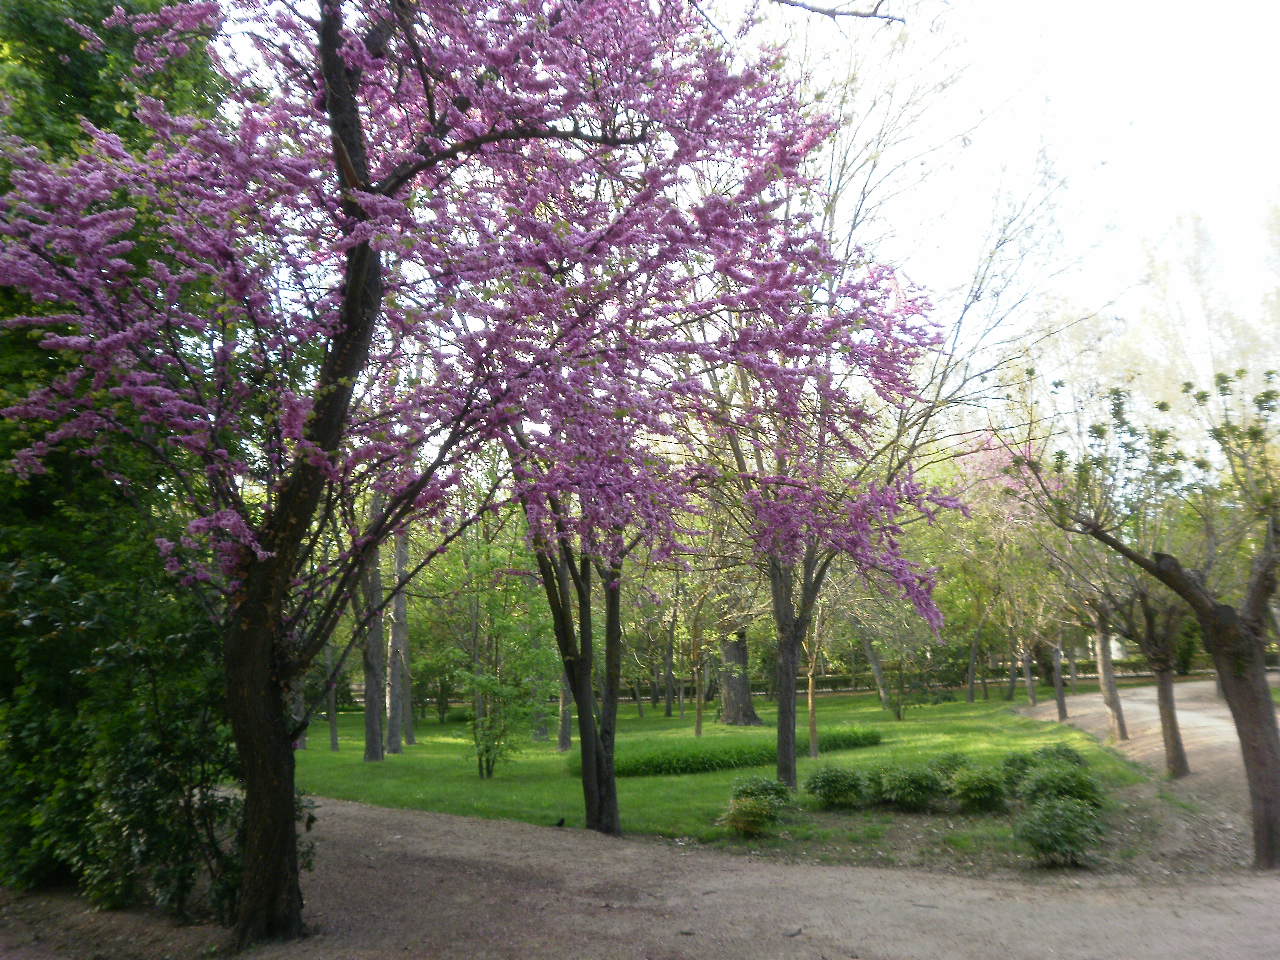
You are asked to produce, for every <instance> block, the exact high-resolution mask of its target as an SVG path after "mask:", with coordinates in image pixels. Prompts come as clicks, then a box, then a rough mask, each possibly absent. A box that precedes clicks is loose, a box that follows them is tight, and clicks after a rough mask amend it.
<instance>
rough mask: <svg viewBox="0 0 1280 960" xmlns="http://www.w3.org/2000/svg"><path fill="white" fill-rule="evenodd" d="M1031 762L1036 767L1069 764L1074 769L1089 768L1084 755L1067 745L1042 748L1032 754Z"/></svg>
mask: <svg viewBox="0 0 1280 960" xmlns="http://www.w3.org/2000/svg"><path fill="white" fill-rule="evenodd" d="M1031 760H1032V762H1033V763H1035V765H1036V766H1041V765H1047V764H1053V763H1067V764H1070V765H1071V766H1073V767H1084V766H1088V764H1087V763H1086V761H1085V759H1084V755H1083V754H1082V753H1081V752H1080V751H1079V750H1077V749H1076V748H1075V747H1072V746H1068V745H1067V744H1065V743H1051V744H1049V745H1048V746H1047V747H1040V748H1039V749H1038V750H1036V751H1034V752H1033V753H1032V754H1031Z"/></svg>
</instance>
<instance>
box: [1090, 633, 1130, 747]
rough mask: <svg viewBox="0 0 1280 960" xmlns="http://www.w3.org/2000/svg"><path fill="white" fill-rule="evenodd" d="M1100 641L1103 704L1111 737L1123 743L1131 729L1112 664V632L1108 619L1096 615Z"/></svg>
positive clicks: (1099, 676)
mask: <svg viewBox="0 0 1280 960" xmlns="http://www.w3.org/2000/svg"><path fill="white" fill-rule="evenodd" d="M1094 616H1095V624H1096V626H1097V630H1098V639H1097V642H1096V644H1095V646H1094V652H1095V653H1096V654H1097V657H1096V659H1097V661H1098V681H1099V683H1100V684H1101V686H1102V702H1103V704H1105V705H1106V708H1107V716H1108V718H1109V719H1110V721H1111V737H1112V739H1113V740H1116V741H1121V740H1128V739H1129V727H1128V726H1127V725H1126V724H1125V722H1124V705H1123V704H1122V703H1121V702H1120V689H1119V688H1118V687H1117V686H1116V671H1115V668H1114V667H1113V666H1112V664H1111V630H1110V626H1111V625H1110V623H1109V621H1108V619H1107V617H1106V616H1105V615H1103V614H1098V613H1095V614H1094Z"/></svg>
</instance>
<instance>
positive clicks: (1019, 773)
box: [1000, 753, 1036, 792]
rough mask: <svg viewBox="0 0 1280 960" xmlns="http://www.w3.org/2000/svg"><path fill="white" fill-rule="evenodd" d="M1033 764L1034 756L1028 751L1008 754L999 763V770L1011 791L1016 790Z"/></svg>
mask: <svg viewBox="0 0 1280 960" xmlns="http://www.w3.org/2000/svg"><path fill="white" fill-rule="evenodd" d="M1035 764H1036V762H1035V758H1034V757H1032V756H1031V754H1029V753H1011V754H1009V755H1008V756H1007V757H1005V758H1004V760H1002V761H1001V763H1000V770H1001V772H1002V773H1003V774H1004V782H1005V785H1006V786H1007V787H1008V788H1009V789H1010V790H1011V791H1015V792H1016V791H1017V789H1018V787H1019V786H1020V785H1021V784H1022V781H1023V780H1024V779H1025V778H1026V776H1027V774H1028V773H1029V772H1030V771H1031V768H1032V767H1034V766H1035Z"/></svg>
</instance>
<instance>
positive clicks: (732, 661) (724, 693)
mask: <svg viewBox="0 0 1280 960" xmlns="http://www.w3.org/2000/svg"><path fill="white" fill-rule="evenodd" d="M749 670H750V663H749V660H748V654H747V631H746V629H745V628H743V629H740V630H738V632H737V633H736V634H735V635H733V636H731V637H725V638H724V639H722V640H721V641H720V720H721V722H723V723H728V724H733V725H742V726H758V725H759V724H760V723H761V720H760V717H759V715H758V714H757V713H756V708H755V706H754V705H753V704H752V702H751V676H750V673H749Z"/></svg>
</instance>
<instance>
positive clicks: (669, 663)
mask: <svg viewBox="0 0 1280 960" xmlns="http://www.w3.org/2000/svg"><path fill="white" fill-rule="evenodd" d="M675 655H676V615H675V611H672V613H671V631H670V632H669V633H668V634H667V645H666V648H665V649H664V650H663V652H662V668H663V669H662V685H663V691H662V694H663V699H664V700H665V701H666V709H665V710H664V711H663V715H664V716H668V717H670V716H674V715H675V702H676V678H675V673H674V667H675V664H674V661H675Z"/></svg>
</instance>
